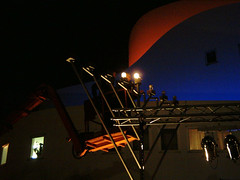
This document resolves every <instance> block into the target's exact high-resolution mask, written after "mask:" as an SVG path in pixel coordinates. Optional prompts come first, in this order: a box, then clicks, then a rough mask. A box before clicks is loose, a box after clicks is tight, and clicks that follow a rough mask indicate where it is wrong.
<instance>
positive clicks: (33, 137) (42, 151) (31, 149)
mask: <svg viewBox="0 0 240 180" xmlns="http://www.w3.org/2000/svg"><path fill="white" fill-rule="evenodd" d="M39 138H43V140H42V141H43V142H42V141H41V142H40V143H42V144H43V146H42V149H41V152H40V153H41V154H40V155H39V156H36V157H33V156H35V155H37V154H36V153H35V152H34V149H33V148H34V147H33V146H34V145H33V144H34V140H35V139H39ZM45 141H46V137H45V135H40V136H32V137H31V145H30V155H29V159H30V160H37V159H42V158H43V154H44V149H45ZM39 148H41V147H39ZM34 154H35V155H34Z"/></svg>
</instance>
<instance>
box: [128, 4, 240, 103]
mask: <svg viewBox="0 0 240 180" xmlns="http://www.w3.org/2000/svg"><path fill="white" fill-rule="evenodd" d="M239 2H240V1H178V2H175V3H171V4H168V5H166V6H162V7H160V8H156V9H154V10H152V11H150V12H149V13H147V14H145V15H144V16H142V17H141V18H140V19H139V20H138V22H137V23H136V25H135V26H134V27H133V29H132V32H131V36H130V42H129V66H130V67H129V69H128V72H130V73H131V74H132V73H133V72H134V71H138V72H141V74H142V79H143V81H142V86H141V87H142V89H143V90H147V88H148V85H149V84H153V85H154V89H155V90H156V91H157V92H160V91H162V90H165V91H166V92H167V95H168V96H169V99H171V96H173V95H176V96H177V97H178V99H179V100H239V99H240V21H239V19H240V14H239V12H240V3H239Z"/></svg>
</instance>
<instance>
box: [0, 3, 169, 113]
mask: <svg viewBox="0 0 240 180" xmlns="http://www.w3.org/2000/svg"><path fill="white" fill-rule="evenodd" d="M171 1H173V0H145V1H136V0H129V1H122V0H121V1H120V0H105V1H104V0H102V1H82V0H66V1H54V0H49V1H47V0H45V1H44V0H41V1H30V2H29V1H11V0H9V1H7V2H6V3H7V4H1V17H0V18H1V21H0V22H1V26H0V30H1V56H0V57H1V85H2V86H1V89H2V90H1V107H0V108H1V113H2V112H3V113H5V114H6V112H8V111H9V110H12V109H14V108H16V107H17V106H18V105H19V102H20V104H21V102H24V99H25V98H26V96H27V95H28V94H29V93H30V92H32V91H34V89H35V88H36V87H37V86H38V85H40V84H41V83H47V84H50V85H51V86H53V87H54V88H62V87H66V86H70V85H74V84H77V83H78V81H77V79H76V77H75V74H74V73H73V71H72V68H71V66H70V64H68V63H66V61H65V60H66V59H67V58H68V57H74V58H76V59H77V60H78V63H77V65H78V66H79V67H80V65H83V66H84V65H94V66H95V67H96V68H98V69H99V70H100V71H102V72H113V71H117V72H119V71H121V70H123V69H125V68H127V66H128V39H129V35H130V31H131V29H132V27H133V26H134V24H135V23H136V21H137V20H138V19H139V18H140V17H141V16H142V15H143V14H145V13H146V12H148V11H150V10H151V9H154V8H156V7H159V6H161V5H164V4H167V3H169V2H171Z"/></svg>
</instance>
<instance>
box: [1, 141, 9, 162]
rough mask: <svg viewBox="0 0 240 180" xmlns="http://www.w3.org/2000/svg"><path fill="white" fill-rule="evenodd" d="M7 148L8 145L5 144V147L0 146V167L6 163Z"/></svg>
mask: <svg viewBox="0 0 240 180" xmlns="http://www.w3.org/2000/svg"><path fill="white" fill-rule="evenodd" d="M8 147H9V144H5V145H3V146H2V158H1V165H3V164H6V163H7V154H8Z"/></svg>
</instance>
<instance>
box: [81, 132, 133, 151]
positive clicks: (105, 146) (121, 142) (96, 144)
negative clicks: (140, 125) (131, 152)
mask: <svg viewBox="0 0 240 180" xmlns="http://www.w3.org/2000/svg"><path fill="white" fill-rule="evenodd" d="M124 134H126V131H125V132H124ZM111 136H112V137H113V140H114V141H115V143H116V145H117V146H121V147H125V146H126V144H127V142H126V141H125V139H124V137H123V135H122V134H121V132H117V133H112V134H111ZM126 137H127V139H128V141H129V142H132V141H135V140H137V138H135V137H133V136H131V135H126ZM85 143H86V146H87V147H89V148H90V150H89V152H96V151H100V150H101V151H105V152H108V150H109V149H112V148H114V146H113V144H112V142H111V140H110V138H109V136H108V135H103V136H99V137H96V138H94V139H90V140H87V141H85Z"/></svg>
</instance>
